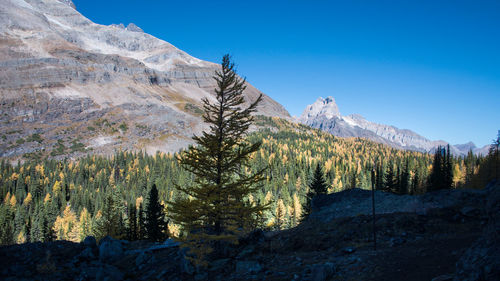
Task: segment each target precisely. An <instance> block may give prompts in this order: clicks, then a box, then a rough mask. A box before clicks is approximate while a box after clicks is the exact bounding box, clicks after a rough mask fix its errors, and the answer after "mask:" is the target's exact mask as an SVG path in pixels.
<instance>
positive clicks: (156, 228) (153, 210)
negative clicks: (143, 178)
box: [146, 184, 168, 241]
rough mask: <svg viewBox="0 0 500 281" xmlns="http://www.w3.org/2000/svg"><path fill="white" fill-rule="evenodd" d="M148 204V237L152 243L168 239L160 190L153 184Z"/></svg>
mask: <svg viewBox="0 0 500 281" xmlns="http://www.w3.org/2000/svg"><path fill="white" fill-rule="evenodd" d="M148 199H149V200H148V203H147V205H146V236H147V238H148V239H149V240H151V241H162V240H164V239H165V238H166V237H168V234H167V233H164V231H165V230H166V224H165V214H164V212H163V205H162V204H160V200H159V198H158V189H157V188H156V184H153V186H152V187H151V190H150V191H149V198H148Z"/></svg>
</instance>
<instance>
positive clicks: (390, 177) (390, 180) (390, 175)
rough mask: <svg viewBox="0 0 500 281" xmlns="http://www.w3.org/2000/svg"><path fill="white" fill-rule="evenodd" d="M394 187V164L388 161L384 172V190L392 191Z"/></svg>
mask: <svg viewBox="0 0 500 281" xmlns="http://www.w3.org/2000/svg"><path fill="white" fill-rule="evenodd" d="M395 189H396V184H395V181H394V166H393V164H392V163H389V165H388V166H387V172H386V173H385V181H384V191H389V192H394V191H395Z"/></svg>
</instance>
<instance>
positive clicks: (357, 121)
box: [297, 97, 488, 155]
mask: <svg viewBox="0 0 500 281" xmlns="http://www.w3.org/2000/svg"><path fill="white" fill-rule="evenodd" d="M297 120H298V121H299V122H301V123H303V124H306V125H309V126H311V127H314V128H318V129H322V130H324V131H327V132H329V133H331V134H333V135H335V136H339V137H361V138H368V139H371V140H374V141H376V142H380V143H384V144H388V145H391V146H393V147H397V148H402V149H409V150H416V151H421V152H432V151H433V150H435V149H436V147H437V146H439V145H441V146H444V145H447V144H448V143H447V142H445V141H441V140H439V141H431V140H429V139H426V138H425V137H423V136H421V135H419V134H417V133H415V132H413V131H411V130H407V129H398V128H396V127H394V126H390V125H384V124H377V123H374V122H370V121H368V120H366V119H365V118H363V116H361V115H358V114H352V115H347V116H343V115H341V114H340V111H339V109H338V106H337V104H336V103H335V99H334V98H333V97H327V98H326V99H324V98H321V97H320V98H319V99H318V100H316V102H314V103H313V104H311V105H308V106H307V107H306V109H305V110H304V112H303V113H302V115H301V116H300V117H299V118H298V119H297ZM450 148H451V150H452V153H454V154H455V155H466V154H467V153H468V152H469V150H472V151H473V152H474V153H475V154H482V155H486V154H487V153H488V146H485V147H482V148H477V147H476V146H475V145H474V144H473V143H472V142H469V143H466V144H458V145H452V146H451V147H450Z"/></svg>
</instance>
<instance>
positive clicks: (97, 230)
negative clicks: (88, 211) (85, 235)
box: [94, 191, 123, 239]
mask: <svg viewBox="0 0 500 281" xmlns="http://www.w3.org/2000/svg"><path fill="white" fill-rule="evenodd" d="M121 226H122V221H121V211H120V208H119V206H118V202H117V200H116V198H115V196H114V195H113V193H112V191H111V192H108V194H107V195H106V197H105V199H104V204H103V206H102V210H101V212H100V216H99V217H97V218H96V225H95V227H94V235H95V236H96V238H97V239H102V238H104V237H105V236H111V237H113V238H115V239H119V238H121V236H122V234H123V229H121Z"/></svg>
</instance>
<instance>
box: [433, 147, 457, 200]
mask: <svg viewBox="0 0 500 281" xmlns="http://www.w3.org/2000/svg"><path fill="white" fill-rule="evenodd" d="M452 185H453V170H452V160H451V154H450V146H449V145H448V147H447V149H445V148H444V147H442V146H438V148H437V150H436V153H435V154H434V161H433V162H432V171H431V174H430V176H429V188H428V190H429V191H432V190H439V189H449V188H451V187H452Z"/></svg>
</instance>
